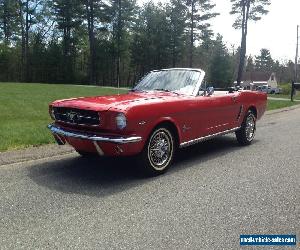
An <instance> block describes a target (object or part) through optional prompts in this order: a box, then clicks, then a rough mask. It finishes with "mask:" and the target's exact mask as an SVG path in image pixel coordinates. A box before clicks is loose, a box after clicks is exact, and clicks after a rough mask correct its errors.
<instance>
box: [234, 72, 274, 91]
mask: <svg viewBox="0 0 300 250" xmlns="http://www.w3.org/2000/svg"><path fill="white" fill-rule="evenodd" d="M235 84H236V82H235ZM263 85H268V86H270V87H271V88H277V87H278V82H277V78H276V74H275V73H264V72H258V71H254V72H246V73H244V75H243V78H242V82H241V87H243V88H244V89H251V90H255V89H256V88H257V87H259V86H263Z"/></svg>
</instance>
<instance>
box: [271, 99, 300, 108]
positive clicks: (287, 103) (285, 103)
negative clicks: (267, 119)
mask: <svg viewBox="0 0 300 250" xmlns="http://www.w3.org/2000/svg"><path fill="white" fill-rule="evenodd" d="M299 104H300V103H299V102H291V101H275V100H268V110H275V109H281V108H286V107H291V106H294V105H299Z"/></svg>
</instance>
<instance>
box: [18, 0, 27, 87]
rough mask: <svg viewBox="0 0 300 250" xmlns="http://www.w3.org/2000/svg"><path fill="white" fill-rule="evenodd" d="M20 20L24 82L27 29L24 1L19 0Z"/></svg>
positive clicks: (22, 79)
mask: <svg viewBox="0 0 300 250" xmlns="http://www.w3.org/2000/svg"><path fill="white" fill-rule="evenodd" d="M19 19H20V28H21V81H24V80H25V79H24V76H25V74H24V71H25V53H26V47H25V44H26V40H25V27H24V19H23V3H22V0H19Z"/></svg>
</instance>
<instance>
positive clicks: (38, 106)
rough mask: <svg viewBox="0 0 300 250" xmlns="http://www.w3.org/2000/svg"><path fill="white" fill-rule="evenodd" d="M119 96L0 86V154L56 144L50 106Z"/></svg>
mask: <svg viewBox="0 0 300 250" xmlns="http://www.w3.org/2000/svg"><path fill="white" fill-rule="evenodd" d="M117 92H118V91H117V90H116V89H109V88H101V87H89V86H75V85H56V84H51V85H50V84H18V83H0V152H1V151H6V150H11V149H20V148H25V147H28V146H30V145H34V146H38V145H42V144H49V143H54V140H53V138H52V136H51V134H50V132H49V131H48V129H47V128H46V127H47V125H48V124H49V123H50V122H51V119H50V117H49V114H48V104H49V103H50V102H52V101H54V100H57V99H65V98H71V97H80V96H97V95H109V94H116V93H117ZM120 92H126V91H120ZM268 103H269V105H268V110H273V109H278V108H284V107H287V106H292V105H295V104H298V103H291V102H289V101H272V100H269V102H268Z"/></svg>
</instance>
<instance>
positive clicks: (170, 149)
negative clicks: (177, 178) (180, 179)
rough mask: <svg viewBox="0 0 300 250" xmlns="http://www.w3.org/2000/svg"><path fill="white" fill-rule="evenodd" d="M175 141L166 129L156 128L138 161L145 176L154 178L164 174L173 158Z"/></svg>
mask: <svg viewBox="0 0 300 250" xmlns="http://www.w3.org/2000/svg"><path fill="white" fill-rule="evenodd" d="M174 151H175V140H174V136H173V134H172V133H171V131H170V130H169V129H168V128H167V127H158V128H157V129H155V130H154V132H153V133H152V134H151V136H150V138H149V139H148V141H147V143H146V145H145V147H144V149H143V152H142V153H141V155H140V156H139V161H140V163H141V164H143V168H144V171H145V172H146V174H147V175H151V176H156V175H160V174H163V173H165V172H166V171H167V170H168V169H169V167H170V166H171V164H172V162H173V158H174Z"/></svg>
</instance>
